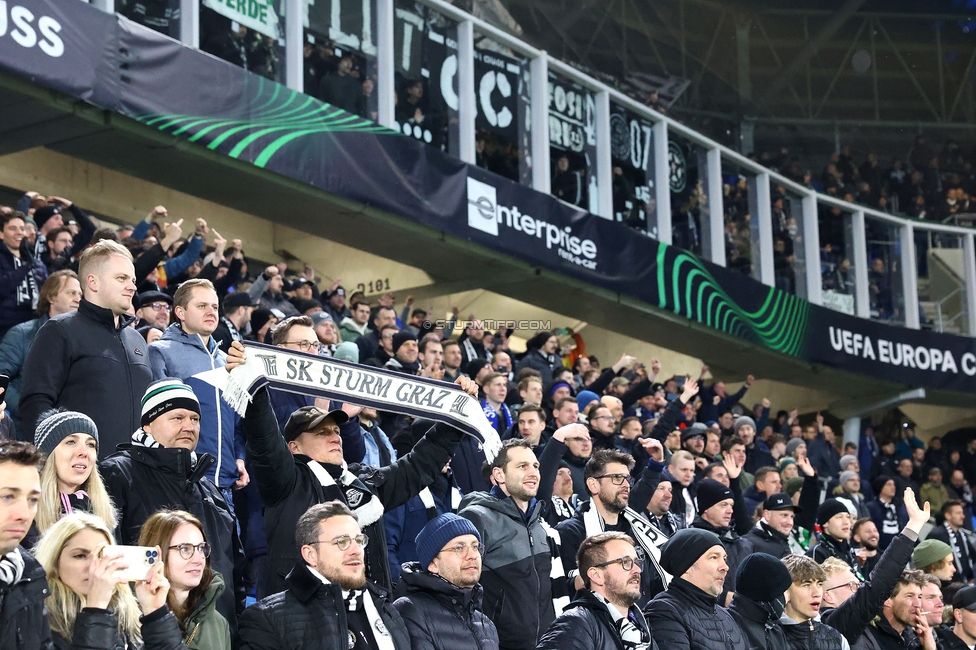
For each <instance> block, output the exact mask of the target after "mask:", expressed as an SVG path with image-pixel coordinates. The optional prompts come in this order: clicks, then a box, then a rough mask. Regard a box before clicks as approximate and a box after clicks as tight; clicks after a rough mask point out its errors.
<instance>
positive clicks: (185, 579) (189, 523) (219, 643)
mask: <svg viewBox="0 0 976 650" xmlns="http://www.w3.org/2000/svg"><path fill="white" fill-rule="evenodd" d="M139 546H158V547H159V548H161V549H162V555H161V557H162V559H163V562H164V564H165V565H166V579H167V580H168V581H169V585H170V590H169V596H168V598H167V599H166V603H167V605H168V606H169V609H170V610H171V611H172V612H173V613H174V614H175V615H176V620H177V621H179V624H180V629H181V630H182V632H183V642H184V643H185V644H186V646H187V648H189V649H190V650H195V649H199V650H230V648H231V639H230V626H229V625H228V624H227V619H225V618H224V617H223V616H222V615H221V614H220V612H218V611H217V610H216V609H215V607H216V605H217V599H218V598H219V597H220V594H222V593H223V591H224V579H223V577H222V576H221V575H220V574H219V573H217V572H216V571H214V570H212V569H211V568H210V544H209V543H208V542H207V538H206V536H205V535H204V534H203V524H201V523H200V520H199V519H197V518H196V517H194V516H193V515H191V514H190V513H189V512H185V511H183V510H160V511H158V512H156V513H154V514H153V515H151V516H150V517H149V518H148V519H146V523H144V524H143V525H142V532H141V534H140V535H139Z"/></svg>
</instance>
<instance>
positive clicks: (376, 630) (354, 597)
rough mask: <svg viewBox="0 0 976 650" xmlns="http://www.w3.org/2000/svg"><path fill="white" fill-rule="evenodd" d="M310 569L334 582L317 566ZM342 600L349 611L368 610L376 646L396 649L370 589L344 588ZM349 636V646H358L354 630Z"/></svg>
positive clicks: (312, 572) (325, 581)
mask: <svg viewBox="0 0 976 650" xmlns="http://www.w3.org/2000/svg"><path fill="white" fill-rule="evenodd" d="M308 570H309V573H311V574H312V575H313V576H315V577H316V578H318V579H319V580H321V581H322V582H323V583H324V584H327V585H328V584H332V583H331V581H330V580H329V579H328V578H326V577H325V576H324V575H322V574H321V573H319V572H318V571H316V570H315V567H311V566H310V567H308ZM342 602H343V604H344V605H345V607H346V611H347V612H355V611H358V610H363V611H365V612H366V620H368V621H369V627H370V629H371V630H372V631H373V638H374V639H375V640H376V647H377V648H379V650H396V646H395V645H394V643H393V637H392V636H391V635H390V632H389V630H387V629H386V624H385V623H383V619H382V617H380V612H379V610H378V609H377V608H376V603H374V602H373V595H372V594H371V593H369V589H353V590H352V591H346V590H344V589H343V591H342ZM349 637H350V638H349V647H350V648H354V647H355V646H356V640H355V637H354V636H353V633H352V631H350V632H349Z"/></svg>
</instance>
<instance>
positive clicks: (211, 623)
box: [183, 572, 231, 650]
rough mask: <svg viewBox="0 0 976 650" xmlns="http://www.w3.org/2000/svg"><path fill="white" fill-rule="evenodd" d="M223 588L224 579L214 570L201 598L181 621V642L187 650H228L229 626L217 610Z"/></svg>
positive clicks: (229, 639)
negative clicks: (182, 637) (182, 636)
mask: <svg viewBox="0 0 976 650" xmlns="http://www.w3.org/2000/svg"><path fill="white" fill-rule="evenodd" d="M224 589H225V586H224V579H223V578H222V577H221V575H220V574H219V573H216V572H215V573H214V574H213V580H212V581H211V582H210V586H209V587H207V591H206V592H205V593H204V594H203V598H201V599H200V602H199V603H197V606H196V609H194V610H193V611H192V612H190V615H189V616H187V617H186V621H184V623H183V629H184V630H185V634H184V637H185V638H184V639H183V642H184V643H185V644H186V647H187V648H188V650H230V647H231V638H230V626H229V625H227V619H225V618H224V617H223V616H221V615H220V612H218V611H217V601H218V600H220V596H221V594H223V593H224Z"/></svg>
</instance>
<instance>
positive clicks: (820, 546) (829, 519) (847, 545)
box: [807, 499, 863, 579]
mask: <svg viewBox="0 0 976 650" xmlns="http://www.w3.org/2000/svg"><path fill="white" fill-rule="evenodd" d="M845 503H846V502H845V501H841V500H840V499H825V500H824V502H823V503H821V504H820V507H819V508H818V509H817V525H818V526H820V529H821V531H822V532H821V534H820V541H818V542H817V543H816V544H814V545H812V546H810V548H809V549H807V555H809V556H810V557H812V558H813V559H814V560H816V562H817V564H823V561H824V560H826V559H827V558H828V557H835V558H837V559H839V560H842V561H844V562H846V563H847V564H849V565H850V567H851V570H852V571H853V572H854V573H855V574H856V575H857V576H858V579H860V578H862V577H863V576H861V570H860V569H861V565H860V562H859V561H858V557H857V551H855V550H854V549H853V548H852V547H851V528H852V527H853V524H854V516H853V515H852V514H851V511H850V510H849V509H848V507H847V506H846V505H845Z"/></svg>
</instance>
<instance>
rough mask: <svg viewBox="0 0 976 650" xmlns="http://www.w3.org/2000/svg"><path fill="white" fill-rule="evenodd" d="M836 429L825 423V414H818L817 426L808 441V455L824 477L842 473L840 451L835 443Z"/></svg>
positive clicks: (814, 466)
mask: <svg viewBox="0 0 976 650" xmlns="http://www.w3.org/2000/svg"><path fill="white" fill-rule="evenodd" d="M836 439H837V437H836V435H834V430H833V429H832V428H831V427H829V426H827V425H825V424H824V423H823V416H822V415H820V414H819V413H818V414H817V428H816V429H814V432H813V436H812V438H811V439H810V440H808V441H807V455H808V456H809V457H810V463H811V464H812V465H813V469H815V470H817V474H818V475H820V476H822V477H834V476H839V475H840V452H839V451H837V447H836V445H835V442H836Z"/></svg>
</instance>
